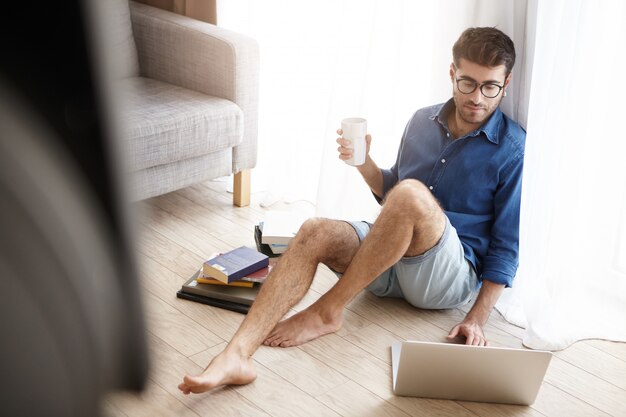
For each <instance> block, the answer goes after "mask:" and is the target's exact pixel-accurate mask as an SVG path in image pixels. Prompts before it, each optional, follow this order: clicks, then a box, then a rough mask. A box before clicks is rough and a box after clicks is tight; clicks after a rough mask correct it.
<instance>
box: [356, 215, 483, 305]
mask: <svg viewBox="0 0 626 417" xmlns="http://www.w3.org/2000/svg"><path fill="white" fill-rule="evenodd" d="M348 223H349V224H350V225H351V226H352V227H353V228H354V230H356V233H357V234H358V235H359V240H361V241H363V239H365V236H366V235H367V233H368V232H369V231H370V228H371V227H372V225H371V224H370V223H367V222H348ZM477 282H478V279H477V277H476V272H475V271H474V268H473V267H472V265H471V264H470V262H469V261H468V260H466V259H465V256H464V250H463V245H461V241H460V240H459V236H458V235H457V233H456V229H455V228H454V227H453V226H452V225H451V224H450V220H448V219H447V218H446V227H445V230H444V232H443V235H442V236H441V239H440V240H439V242H437V244H436V245H435V246H434V247H433V248H431V249H429V250H428V251H427V252H425V253H423V254H422V255H418V256H412V257H404V258H402V259H400V260H399V261H398V262H397V263H396V264H395V265H393V266H392V267H391V268H389V269H388V270H386V271H385V272H383V273H382V274H381V275H380V276H379V277H378V278H376V279H374V281H372V283H371V284H370V285H369V286H368V287H367V289H368V290H369V291H371V292H372V293H373V294H375V295H377V296H379V297H396V298H404V299H405V300H406V301H408V302H409V303H410V304H411V305H413V306H415V307H418V308H424V309H443V308H455V307H458V306H461V305H463V304H465V303H467V302H468V301H469V300H470V299H471V298H472V294H473V292H474V291H476V289H477Z"/></svg>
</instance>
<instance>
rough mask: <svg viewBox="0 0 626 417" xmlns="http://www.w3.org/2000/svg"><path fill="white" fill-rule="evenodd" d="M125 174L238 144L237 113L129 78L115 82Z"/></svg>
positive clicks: (218, 102)
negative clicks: (122, 105)
mask: <svg viewBox="0 0 626 417" xmlns="http://www.w3.org/2000/svg"><path fill="white" fill-rule="evenodd" d="M120 83H122V85H121V91H122V92H123V94H124V95H125V96H126V97H125V98H126V99H127V100H126V102H127V103H128V104H127V105H128V108H127V109H125V111H124V112H123V115H122V120H121V121H122V123H123V127H124V128H125V129H126V132H125V133H126V135H125V136H126V140H127V142H126V144H125V147H126V151H127V153H126V154H127V155H128V157H129V161H128V162H129V163H130V168H131V171H138V170H141V169H145V168H149V167H154V166H157V165H163V164H168V163H171V162H175V161H181V160H184V159H187V158H193V157H197V156H201V155H206V154H209V153H212V152H215V151H219V150H223V149H227V148H230V147H233V146H235V145H238V144H239V143H241V140H242V137H243V113H242V111H241V109H240V108H239V106H237V105H236V104H235V103H233V102H232V101H229V100H225V99H222V98H217V97H212V96H208V95H205V94H202V93H198V92H196V91H192V90H188V89H185V88H182V87H177V86H174V85H171V84H167V83H163V82H161V81H157V80H154V79H149V78H143V77H132V78H127V79H124V80H120Z"/></svg>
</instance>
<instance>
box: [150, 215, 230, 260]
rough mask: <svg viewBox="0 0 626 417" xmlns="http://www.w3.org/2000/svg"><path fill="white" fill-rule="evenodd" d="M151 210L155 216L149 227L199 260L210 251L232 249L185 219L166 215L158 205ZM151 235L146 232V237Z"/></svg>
mask: <svg viewBox="0 0 626 417" xmlns="http://www.w3.org/2000/svg"><path fill="white" fill-rule="evenodd" d="M153 212H154V213H155V215H156V216H157V218H156V219H155V220H154V221H153V222H152V223H151V224H150V225H149V228H151V229H152V230H154V232H156V233H159V234H160V235H162V236H164V237H165V238H167V239H168V240H170V241H171V242H174V243H176V244H177V245H178V246H180V247H182V248H185V249H187V250H188V251H189V252H190V253H192V254H194V255H196V256H198V257H199V258H200V259H201V260H205V259H207V257H208V256H209V255H210V254H212V253H215V252H225V251H227V250H230V249H232V246H230V245H229V244H228V243H226V242H224V241H223V240H220V239H218V238H216V237H215V236H213V235H211V234H210V233H208V232H206V231H204V230H202V229H200V228H199V227H197V226H195V225H193V224H190V223H188V222H187V221H185V220H182V219H178V218H176V217H172V216H170V215H168V213H167V212H165V211H163V210H162V209H160V208H158V207H155V208H154V210H153ZM151 236H152V235H150V234H148V235H147V236H146V238H147V239H150V238H151Z"/></svg>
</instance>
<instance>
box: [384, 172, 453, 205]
mask: <svg viewBox="0 0 626 417" xmlns="http://www.w3.org/2000/svg"><path fill="white" fill-rule="evenodd" d="M387 204H389V205H391V206H397V207H399V208H401V209H409V210H411V211H412V212H422V213H429V212H432V211H439V212H440V211H441V208H440V207H439V204H438V203H437V200H436V199H435V197H434V196H433V195H432V193H431V192H430V190H429V189H428V187H426V186H425V185H424V184H423V183H421V182H420V181H418V180H414V179H406V180H403V181H401V182H399V183H398V184H397V185H396V186H395V187H394V188H393V189H392V190H391V191H390V192H389V195H388V196H387V198H386V199H385V205H387Z"/></svg>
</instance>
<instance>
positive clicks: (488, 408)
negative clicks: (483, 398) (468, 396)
mask: <svg viewBox="0 0 626 417" xmlns="http://www.w3.org/2000/svg"><path fill="white" fill-rule="evenodd" d="M458 403H459V404H461V405H462V406H463V407H465V408H467V409H468V410H470V411H472V412H473V413H474V414H476V415H478V416H480V417H545V414H543V413H541V412H539V411H537V410H535V409H533V408H531V407H528V406H523V405H508V404H486V403H478V402H470V401H458Z"/></svg>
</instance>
